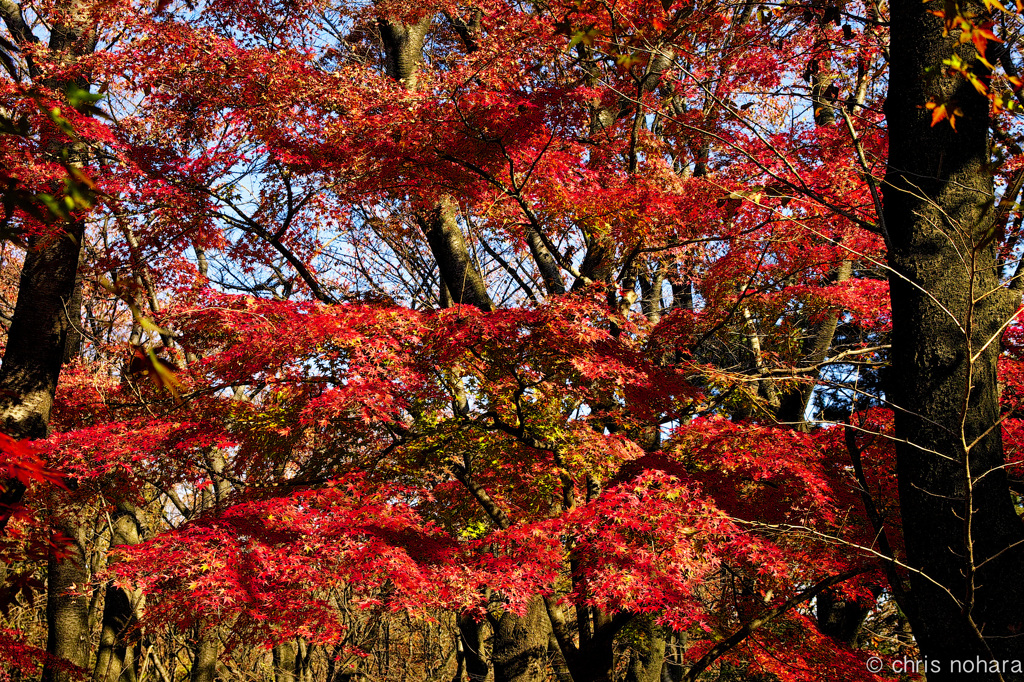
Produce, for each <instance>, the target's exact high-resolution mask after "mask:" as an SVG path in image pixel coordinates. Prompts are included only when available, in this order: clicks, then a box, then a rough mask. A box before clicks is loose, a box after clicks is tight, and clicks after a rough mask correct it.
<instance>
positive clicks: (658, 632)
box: [624, 616, 665, 682]
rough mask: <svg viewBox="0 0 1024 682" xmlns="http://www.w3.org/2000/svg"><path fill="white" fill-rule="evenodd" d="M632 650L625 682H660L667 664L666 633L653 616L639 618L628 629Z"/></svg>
mask: <svg viewBox="0 0 1024 682" xmlns="http://www.w3.org/2000/svg"><path fill="white" fill-rule="evenodd" d="M625 632H626V633H628V634H630V635H632V636H631V637H630V638H629V648H630V649H631V652H630V657H629V665H628V666H627V667H626V676H625V679H624V682H659V680H661V669H662V667H664V663H665V633H664V631H663V630H662V629H661V628H660V627H659V626H658V625H656V624H655V622H654V617H653V616H638V617H636V618H634V619H633V622H632V623H631V626H630V627H628V628H626V630H625Z"/></svg>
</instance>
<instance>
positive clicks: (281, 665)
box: [274, 642, 295, 682]
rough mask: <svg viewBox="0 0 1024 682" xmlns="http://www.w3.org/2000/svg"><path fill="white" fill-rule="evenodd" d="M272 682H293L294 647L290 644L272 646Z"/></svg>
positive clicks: (283, 643)
mask: <svg viewBox="0 0 1024 682" xmlns="http://www.w3.org/2000/svg"><path fill="white" fill-rule="evenodd" d="M274 682H295V645H294V644H292V643H291V642H281V643H280V644H277V645H275V646H274Z"/></svg>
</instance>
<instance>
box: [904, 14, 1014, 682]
mask: <svg viewBox="0 0 1024 682" xmlns="http://www.w3.org/2000/svg"><path fill="white" fill-rule="evenodd" d="M931 9H933V8H932V7H931V6H930V5H926V4H923V3H921V2H919V0H894V2H893V3H892V5H891V12H892V24H891V26H892V28H891V57H892V58H891V60H890V62H889V63H890V69H891V70H890V76H889V95H888V99H887V100H886V104H885V114H886V119H887V121H888V126H889V163H888V171H887V174H886V185H885V215H884V220H885V226H886V228H887V230H888V236H889V239H890V242H891V244H890V248H889V256H888V258H889V264H890V266H891V268H892V272H891V274H890V278H889V281H890V291H891V294H890V295H891V298H892V314H893V334H892V363H893V366H892V375H891V383H890V386H889V391H890V395H889V397H890V399H891V400H892V402H893V403H894V405H895V406H896V441H895V444H896V451H897V474H898V477H899V494H900V505H901V509H902V514H903V532H904V537H905V542H906V548H907V559H908V561H909V563H910V564H911V565H912V566H914V567H915V568H917V569H919V570H920V573H916V572H915V573H911V576H910V582H911V590H912V591H911V596H910V599H909V603H908V606H909V608H908V611H909V613H908V616H909V618H910V622H911V625H912V627H913V631H914V637H915V639H916V640H917V643H918V644H919V645H920V648H921V657H922V658H924V657H927V658H929V659H931V660H932V661H933V662H935V663H936V664H938V665H941V668H942V671H941V672H938V673H935V672H934V671H932V670H931V669H929V673H928V679H929V682H934V680H944V679H957V678H958V677H959V676H958V675H957V674H956V671H955V669H954V668H953V666H952V665H951V664H950V662H951V661H954V660H959V661H966V660H971V661H974V660H976V659H978V658H979V657H980V658H981V660H982V661H989V660H991V659H993V658H994V659H997V660H1004V659H1014V660H1018V659H1024V638H1021V637H1020V636H1019V635H1020V632H1021V629H1022V626H1024V580H1022V579H1021V566H1022V565H1024V563H1022V560H1024V556H1022V551H1021V550H1022V549H1024V544H1021V543H1022V541H1024V529H1022V526H1021V522H1020V519H1019V518H1018V517H1017V515H1016V513H1015V512H1014V507H1013V503H1012V501H1011V499H1010V494H1009V490H1008V487H1007V481H1006V476H1005V473H1004V471H1003V469H1002V468H1001V467H1002V465H1003V463H1004V460H1003V447H1002V439H1001V434H1000V429H999V427H998V426H996V424H997V420H998V418H999V401H998V389H997V384H996V358H997V355H998V353H999V339H998V337H999V333H1000V326H1001V325H1002V324H1003V323H1005V322H1006V321H1007V320H1008V319H1009V317H1010V316H1011V315H1012V314H1013V312H1014V310H1015V308H1016V305H1017V297H1016V296H1014V295H1013V294H1012V293H1011V292H1010V290H1008V289H1005V288H1000V287H999V283H998V280H997V273H996V260H995V258H996V254H995V248H994V244H993V239H992V236H993V235H994V226H992V225H987V224H986V220H987V216H988V213H989V212H990V207H991V206H992V201H993V185H992V172H991V171H990V170H989V165H988V161H989V159H988V130H989V114H988V108H989V104H988V100H987V99H986V98H985V97H984V96H981V95H979V94H978V93H977V92H976V91H975V90H974V88H973V87H972V86H971V84H970V83H969V82H968V81H966V80H964V79H962V78H960V77H959V76H953V75H948V74H946V73H945V72H944V71H943V67H942V60H944V59H947V58H949V56H950V55H951V54H952V53H953V52H954V50H955V51H956V53H957V54H958V55H959V57H960V58H961V59H962V60H963V61H964V62H966V63H967V64H968V65H969V66H970V68H971V69H973V71H974V72H975V73H977V74H979V75H980V76H981V77H982V78H983V79H984V78H986V77H987V73H986V71H985V69H984V66H983V65H982V64H981V63H980V62H979V61H978V58H977V56H976V54H975V51H974V47H973V46H972V45H970V44H967V45H958V44H957V40H956V36H955V35H951V36H950V37H943V20H942V19H941V18H939V17H936V16H934V15H933V14H932V13H931ZM947 11H951V10H947ZM962 11H963V12H964V13H965V14H967V13H968V12H974V13H975V16H981V15H982V14H983V13H984V9H983V8H982V7H981V5H980V4H975V3H968V4H967V5H965V6H963V7H962ZM929 102H934V103H937V104H939V105H942V104H945V105H946V106H948V107H949V110H950V111H953V110H955V109H956V108H959V110H960V111H961V112H962V115H957V118H956V129H955V130H954V129H953V128H952V127H951V126H950V124H949V123H948V122H946V121H943V122H940V123H938V124H937V125H935V126H932V125H931V120H932V113H931V111H929V110H928V109H927V108H926V105H927V104H928V103H929ZM986 344H987V345H986ZM982 633H983V635H984V639H983V638H982ZM976 677H977V679H996V676H995V675H994V674H992V675H976ZM1003 679H1006V680H1011V679H1012V680H1017V679H1024V675H1016V674H1012V673H1011V672H1007V673H1006V674H1004V675H1003Z"/></svg>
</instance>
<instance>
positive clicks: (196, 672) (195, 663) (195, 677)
mask: <svg viewBox="0 0 1024 682" xmlns="http://www.w3.org/2000/svg"><path fill="white" fill-rule="evenodd" d="M196 629H197V630H198V629H199V626H196ZM219 652H220V641H219V640H218V638H217V632H216V630H207V631H206V632H197V633H196V642H195V644H194V645H193V649H192V674H191V675H190V676H189V682H216V680H217V679H218V677H217V655H218V653H219Z"/></svg>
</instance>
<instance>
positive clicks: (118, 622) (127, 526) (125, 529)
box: [92, 502, 141, 682]
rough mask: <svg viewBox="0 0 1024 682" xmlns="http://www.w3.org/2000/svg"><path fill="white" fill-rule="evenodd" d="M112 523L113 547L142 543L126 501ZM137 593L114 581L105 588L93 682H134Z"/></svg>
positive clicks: (132, 509)
mask: <svg viewBox="0 0 1024 682" xmlns="http://www.w3.org/2000/svg"><path fill="white" fill-rule="evenodd" d="M111 523H112V526H113V533H112V537H111V540H110V545H111V548H114V547H116V546H118V545H137V544H139V542H140V541H141V533H140V532H139V526H138V522H137V521H136V518H135V508H134V506H133V505H131V504H130V503H127V502H119V503H117V509H116V511H115V512H114V514H113V516H112V518H111ZM140 598H141V594H140V593H138V592H134V593H130V592H128V591H127V590H125V589H124V588H121V587H116V586H115V585H114V584H113V583H112V582H111V583H108V584H107V586H106V594H105V596H104V602H103V625H102V630H101V632H100V647H99V650H98V652H97V654H96V665H95V667H94V668H93V675H92V679H93V682H117V681H118V680H125V681H127V682H134V680H135V669H134V666H132V665H131V660H132V659H131V656H130V654H131V647H132V645H131V643H130V642H129V635H130V630H131V628H132V627H133V626H134V625H135V623H136V607H137V605H138V604H137V602H138V600H139V599H140Z"/></svg>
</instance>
